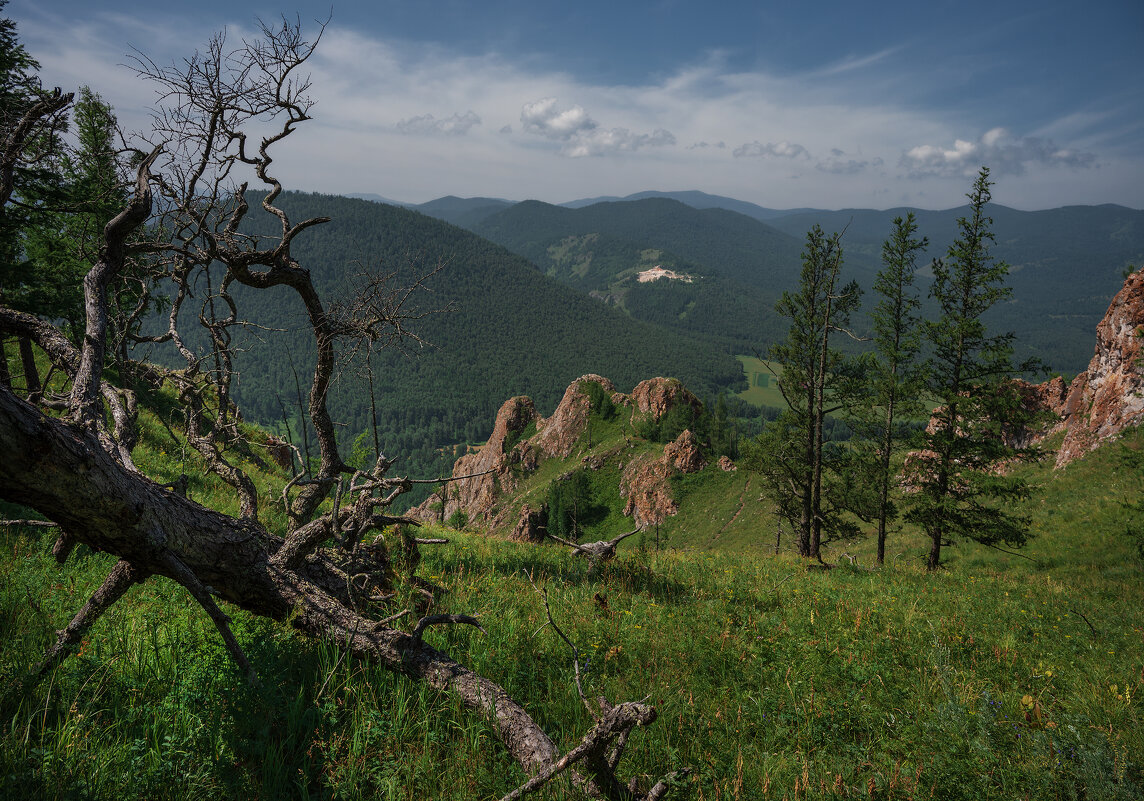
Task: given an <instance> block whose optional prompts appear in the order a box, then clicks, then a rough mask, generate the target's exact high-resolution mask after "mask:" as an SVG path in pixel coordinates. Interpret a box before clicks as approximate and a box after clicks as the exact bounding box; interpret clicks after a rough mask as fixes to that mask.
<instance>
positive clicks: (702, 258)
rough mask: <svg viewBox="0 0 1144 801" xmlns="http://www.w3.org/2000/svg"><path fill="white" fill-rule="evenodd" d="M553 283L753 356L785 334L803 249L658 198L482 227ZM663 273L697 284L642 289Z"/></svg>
mask: <svg viewBox="0 0 1144 801" xmlns="http://www.w3.org/2000/svg"><path fill="white" fill-rule="evenodd" d="M474 230H475V231H476V232H477V233H479V234H480V235H481V236H484V237H486V238H488V239H491V240H492V241H494V242H497V243H499V244H502V245H504V246H505V247H507V248H508V249H509V250H512V251H513V252H515V253H519V254H521V255H522V256H524V257H525V258H527V259H529V260H530V261H532V262H533V263H535V264H537V265H538V266H539V267H540V268H541V269H542V270H544V271H545V272H547V273H548V274H549V275H551V276H553V277H554V278H557V279H559V280H561V281H564V282H565V283H568V284H570V285H571V286H575V287H577V288H579V289H581V290H584V291H591V290H595V291H597V292H603V293H606V294H610V295H613V296H614V297H615V298H616V299H617V300H618V301H619V302H620V303H621V304H622V305H623V307H624V308H625V309H626V310H627V311H628V313H629V314H631V315H632V316H633V317H635V318H637V319H640V320H645V321H649V322H655V323H658V324H661V325H666V326H670V327H673V328H675V329H677V330H680V331H683V332H686V333H689V334H699V335H702V336H704V337H706V338H709V339H711V340H713V341H715V342H718V343H719V344H721V345H724V346H726V347H731V348H733V349H735V350H737V351H738V352H750V351H751V350H753V349H756V348H759V347H762V346H764V345H765V344H766V343H769V342H771V341H773V340H774V339H775V337H777V336H779V335H780V334H781V325H779V323H778V322H777V319H776V318H775V316H774V314H773V309H774V304H775V301H776V300H777V299H778V296H779V294H781V292H782V290H783V289H788V288H790V287H791V286H793V279H794V276H795V275H796V273H797V266H798V263H799V252H800V247H801V245H800V241H799V239H797V238H795V237H791V236H787V235H785V234H782V233H780V232H778V231H775V230H774V229H772V228H769V227H768V226H766V225H765V224H763V223H761V222H759V221H757V220H753V219H750V218H748V217H744V216H743V215H741V214H738V213H735V212H731V211H727V210H725V209H716V208H712V209H706V210H697V209H694V208H691V207H690V206H686V205H684V204H683V203H680V202H678V201H676V200H670V199H664V198H649V199H645V200H639V201H633V202H618V203H598V204H596V205H593V206H588V207H585V208H579V209H571V208H564V207H560V206H552V205H549V204H547V203H540V202H538V201H525V202H524V203H518V204H517V205H515V206H512V207H511V208H507V209H505V210H503V211H501V212H498V213H497V214H493V215H491V216H489V217H487V218H486V219H485V220H484V221H483V222H481V223H479V224H478V225H476V226H474ZM657 264H662V265H663V266H665V267H670V268H672V269H675V270H676V271H677V272H684V273H688V274H690V275H693V276H696V280H695V281H694V282H693V283H691V284H686V285H684V284H678V283H673V282H668V281H656V282H653V283H648V284H643V285H639V284H637V283H636V281H635V279H634V274H635V272H636V270H637V269H647V268H648V267H653V266H655V265H657Z"/></svg>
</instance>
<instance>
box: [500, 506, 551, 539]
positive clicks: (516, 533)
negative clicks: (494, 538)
mask: <svg viewBox="0 0 1144 801" xmlns="http://www.w3.org/2000/svg"><path fill="white" fill-rule="evenodd" d="M547 525H548V507H546V506H541V507H540V508H539V509H533V508H532V507H531V506H529V505H528V504H527V503H526V504H524V505H523V506H522V507H520V518H519V519H518V520H517V521H516V527H515V528H513V530H512V534H510V535H509V539H511V540H513V541H514V542H543V541H544V531H545V529H546V527H547Z"/></svg>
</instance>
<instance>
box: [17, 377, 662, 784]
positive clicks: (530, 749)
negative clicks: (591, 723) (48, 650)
mask: <svg viewBox="0 0 1144 801" xmlns="http://www.w3.org/2000/svg"><path fill="white" fill-rule="evenodd" d="M0 453H4V454H7V458H5V459H2V460H0V498H2V499H3V500H6V501H11V502H13V503H19V504H23V505H25V506H29V507H31V508H33V509H35V510H36V511H38V512H40V513H41V514H43V515H44V516H45V517H47V518H49V519H51V520H53V521H54V522H56V523H58V524H59V525H60V526H61V527H62V528H63V529H64V530H66V531H68V532H69V533H70V534H71V536H72V537H74V539H75V540H76V541H77V542H80V543H83V544H85V545H88V546H89V547H91V548H93V549H96V550H100V551H106V552H109V553H113V554H115V555H116V556H118V557H119V559H120V560H121V561H120V563H119V564H120V565H122V566H123V567H118V566H117V568H116V571H118V574H117V573H116V571H113V577H114V578H115V580H114V581H112V579H111V578H109V582H108V583H107V584H105V587H103V588H101V589H100V591H99V592H97V594H96V595H97V596H100V598H98V599H97V598H95V597H93V601H92V602H91V603H94V604H96V605H103V604H104V602H105V601H107V605H109V604H110V601H113V600H114V598H111V599H110V601H108V598H110V596H111V595H112V594H113V593H119V594H122V591H123V590H125V589H126V588H127V587H128V586H130V584H131V583H133V582H134V581H135V580H137V579H138V577H141V576H146V575H155V576H162V577H167V578H170V579H173V580H175V581H180V583H183V580H184V579H182V577H181V576H180V575H179V573H180V569H178V568H177V567H175V565H182V566H183V567H185V569H186V570H188V571H190V572H192V573H193V574H194V576H195V577H196V579H197V580H198V581H199V582H201V584H202V585H205V586H209V588H210V591H211V593H213V595H214V596H215V597H217V598H219V599H221V600H223V601H226V602H228V603H232V604H234V605H235V606H238V607H240V608H242V609H245V610H247V611H249V612H252V613H254V614H257V615H262V616H266V617H270V618H273V619H275V620H280V621H284V620H287V619H288V620H289V621H290V623H291V624H292V625H293V626H295V627H296V628H297V629H299V630H300V631H302V632H304V633H306V634H309V635H311V636H314V637H319V638H324V639H329V640H331V641H334V642H338V643H340V644H346V643H348V644H349V647H350V649H351V651H352V652H353V653H354V654H355V655H357V656H359V657H362V658H367V659H370V660H374V661H377V662H379V663H381V664H383V665H385V666H386V667H388V668H390V669H393V670H396V671H399V672H401V673H404V674H406V675H408V676H411V677H413V678H416V679H420V680H423V681H426V682H428V683H429V684H430V685H432V686H433V687H437V688H439V689H441V690H445V691H447V692H450V693H453V694H455V695H456V696H457V697H458V698H459V699H460V700H461V701H462V703H463V704H464V705H465V706H466V707H468V708H470V709H472V710H474V711H476V712H478V713H480V714H482V715H484V716H485V717H486V718H487V719H488V720H489V721H490V723H492V724H493V725H494V726H495V727H496V729H497V731H498V733H499V735H500V738H501V740H502V741H503V743H504V745H505V747H506V748H508V750H509V752H510V753H511V754H512V756H513V758H514V759H515V760H516V762H517V763H518V764H519V765H520V766H521V767H522V768H523V769H524V771H525V772H526V773H527V774H529V775H535V774H537V773H538V772H540V771H542V770H545V769H547V768H549V767H551V766H552V765H554V764H555V763H556V761H557V759H558V757H559V754H558V752H557V749H556V746H555V744H554V743H553V742H552V740H551V738H550V737H549V736H548V735H547V734H546V733H545V732H544V731H543V730H542V729H541V728H540V726H539V725H537V723H536V722H535V721H534V720H533V719H532V717H531V716H530V715H529V714H528V713H527V712H526V711H525V710H524V708H523V707H521V706H520V704H518V703H517V702H516V701H515V700H513V699H512V698H511V697H510V696H509V695H508V693H506V692H505V691H504V689H503V688H501V687H500V686H498V685H497V684H496V683H494V682H492V681H491V680H489V679H487V678H485V677H483V676H480V675H479V674H477V673H475V672H473V671H472V670H470V669H469V668H466V667H465V666H464V665H461V664H460V663H458V662H456V661H455V660H453V659H452V658H450V657H449V656H447V655H446V654H444V653H442V652H440V651H438V650H436V649H434V648H433V647H431V646H429V645H427V644H425V643H424V642H423V641H421V638H420V637H416V638H415V637H414V636H412V635H411V634H409V633H406V632H403V631H400V630H397V629H394V628H391V627H389V626H388V625H385V624H384V623H380V622H378V621H376V620H373V619H370V618H369V617H366V616H365V615H363V614H362V613H360V612H358V611H356V610H355V609H354V608H353V607H354V599H353V598H352V597H350V591H349V590H348V589H347V587H346V582H345V578H344V577H345V571H344V570H343V567H344V565H339V564H338V554H337V553H336V552H332V551H327V550H320V551H317V552H315V553H314V554H312V555H311V556H310V558H308V559H307V560H305V562H304V564H303V565H302V566H300V567H299V568H298V569H297V570H291V569H288V568H286V567H283V566H282V565H281V564H279V563H278V560H276V559H274V555H275V554H276V553H277V552H278V551H279V550H280V549H281V548H282V547H283V544H284V541H283V539H282V538H281V537H278V536H276V535H274V534H272V533H270V532H268V531H267V530H266V529H265V528H263V527H262V526H261V525H259V524H258V523H256V522H254V521H251V520H242V519H235V518H231V517H228V516H227V515H224V514H221V513H219V512H215V511H213V510H211V509H207V508H206V507H203V506H200V505H198V504H196V503H194V502H193V501H190V500H187V499H186V498H184V497H182V496H180V495H177V494H176V493H174V492H171V491H169V490H166V489H164V488H163V487H161V486H160V485H159V484H156V483H155V482H153V481H151V480H149V479H148V478H146V477H145V476H142V475H140V474H139V473H135V472H131V471H129V470H128V469H126V468H125V467H124V466H123V465H122V464H121V463H119V462H118V461H117V460H116V459H113V458H112V457H111V456H109V455H108V454H107V453H106V452H105V451H104V450H103V448H102V447H101V443H100V440H99V438H98V437H97V436H96V435H95V434H93V433H91V432H89V431H87V430H85V429H84V428H82V427H80V426H78V425H75V424H70V423H67V422H63V421H60V420H58V419H55V418H50V417H47V416H46V415H44V414H43V413H42V412H40V411H39V410H38V409H36V408H34V407H33V406H31V405H30V404H28V403H27V402H26V401H23V400H21V399H20V398H18V397H16V396H15V395H14V394H13V393H12V392H11V391H10V390H8V389H4V388H0ZM128 571H130V572H129V574H128V575H124V574H127V573H128ZM129 578H130V579H131V580H130V581H128V580H127V579H129ZM104 608H105V606H104ZM100 611H102V610H100ZM89 617H90V616H84V615H83V613H81V615H80V616H77V620H80V623H81V624H82V623H84V622H85V621H87V620H88V619H89ZM73 623H74V621H73ZM79 626H80V624H76V630H78V628H79ZM63 639H64V637H63V635H61V641H62V640H63ZM66 639H67V642H68V643H71V642H73V641H74V640H75V639H76V637H75V636H74V634H69V635H68V637H67V638H66ZM644 714H645V716H646V715H648V714H650V715H651V716H652V717H654V710H652V711H651V712H650V713H644ZM598 770H599V766H598V765H596V766H593V767H592V771H598ZM607 775H608V776H609V777H610V778H609V779H608V780H607V781H603V780H601V776H602V774H601V776H597V777H595V778H593V777H592V776H591V775H589V776H588V777H584V776H579V777H578V778H577V779H576V781H577V784H579V785H580V786H582V787H583V788H584V790H585V792H587V793H588V794H589V795H595V796H602V797H605V798H639V797H641V796H639V795H636V794H633V793H631V792H630V791H629V790H628V789H627V788H623V787H622V785H621V784H620V783H619V782H618V780H616V779H615V776H614V774H611V773H608V774H607ZM615 788H622V790H623V792H622V793H620V794H617V792H616V790H615Z"/></svg>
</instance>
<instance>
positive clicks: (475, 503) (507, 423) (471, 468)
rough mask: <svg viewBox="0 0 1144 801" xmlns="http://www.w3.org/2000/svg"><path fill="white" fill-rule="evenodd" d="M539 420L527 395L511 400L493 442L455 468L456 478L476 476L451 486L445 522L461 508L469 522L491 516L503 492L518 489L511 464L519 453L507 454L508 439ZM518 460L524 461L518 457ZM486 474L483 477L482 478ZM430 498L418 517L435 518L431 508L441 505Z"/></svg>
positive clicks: (418, 510) (500, 416) (501, 414)
mask: <svg viewBox="0 0 1144 801" xmlns="http://www.w3.org/2000/svg"><path fill="white" fill-rule="evenodd" d="M536 419H538V417H537V414H536V409H535V408H534V407H533V405H532V399H531V398H527V397H524V396H519V397H516V398H510V399H508V400H507V401H505V402H504V405H503V406H501V407H500V411H498V412H497V419H496V423H495V424H494V425H493V433H492V435H491V436H490V437H489V441H488V442H486V443H485V445H484V446H483V447H482V448H480V449H479V450H478V451H476V452H475V453H467V454H465V455H464V456H462V457H461V458H460V459H458V460H457V462H456V464H454V465H453V476H454V477H457V476H476V477H475V478H467V479H464V480H462V481H455V482H452V483H451V484H449V485H447V487H446V490H445V493H446V495H445V508H444V510H442V512H441V513H440V514H441V516H442V518H443V519H447V518H448V517H449V515H451V514H452V513H453V512H455V511H457V510H458V509H459V510H461V511H463V512H465V514H466V515H467V516H468V518H469V520H477V519H479V518H483V517H485V516H487V515H488V512H489V510H490V509H492V507H493V505H494V504H495V503H496V500H497V497H498V496H499V491H500V490H502V489H503V490H511V489H512V487H513V486H515V478H514V476H513V473H512V470H511V469H510V468H511V465H512V456H513V453H514V452H515V451H514V449H511V448H510V452H509V453H505V447H504V446H505V440H506V439H507V438H508V437H509V435H510V434H519V433H520V432H522V431H524V429H526V428H527V427H528V425H529V423H531V422H533V421H534V420H536ZM518 458H520V457H519V456H518ZM478 474H483V475H478ZM439 499H440V496H437V500H436V501H435V500H434V499H433V498H430V499H429V500H428V501H426V502H425V503H423V504H422V505H421V506H419V507H417V508H416V509H414V510H412V511H413V512H414V513H415V514H414V515H413V516H414V517H417V518H420V519H422V520H428V519H432V518H433V517H434V514H435V513H434V512H433V510H431V509H430V508H429V507H430V506H431V505H432V504H433V503H435V502H439Z"/></svg>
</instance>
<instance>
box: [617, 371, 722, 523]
mask: <svg viewBox="0 0 1144 801" xmlns="http://www.w3.org/2000/svg"><path fill="white" fill-rule="evenodd" d="M689 394H690V393H689ZM706 466H707V460H706V459H704V458H703V452H702V451H701V450H700V449H699V441H698V440H696V439H695V435H694V434H692V433H691V432H690V431H684V432H683V433H682V434H680V435H679V436H678V437H676V438H675V441H674V442H669V443H668V444H667V445H666V446H665V447H664V449H663V456H661V457H659V458H658V459H656V458H655V457H653V456H652V455H651V454H644V455H643V456H641V457H639V458H636V459H633V460H632V461H631V463H630V464H629V465H628V466H627V467H626V468H625V469H624V474H623V476H622V477H621V478H620V496H621V497H624V498H627V503H626V504H625V505H624V514H625V515H627V516H628V517H630V518H631V519H632V520H633V521H635V523H636V525H639V526H648V525H654V524H656V523H662V522H663V520H664V518H666V517H668V516H669V515H673V514H675V513H676V512H677V511H679V506H678V504H676V502H675V499H674V498H672V496H671V477H672V476H673V475H675V474H676V473H698V472H699V471H700V470H702V469H703V468H704V467H706Z"/></svg>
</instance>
